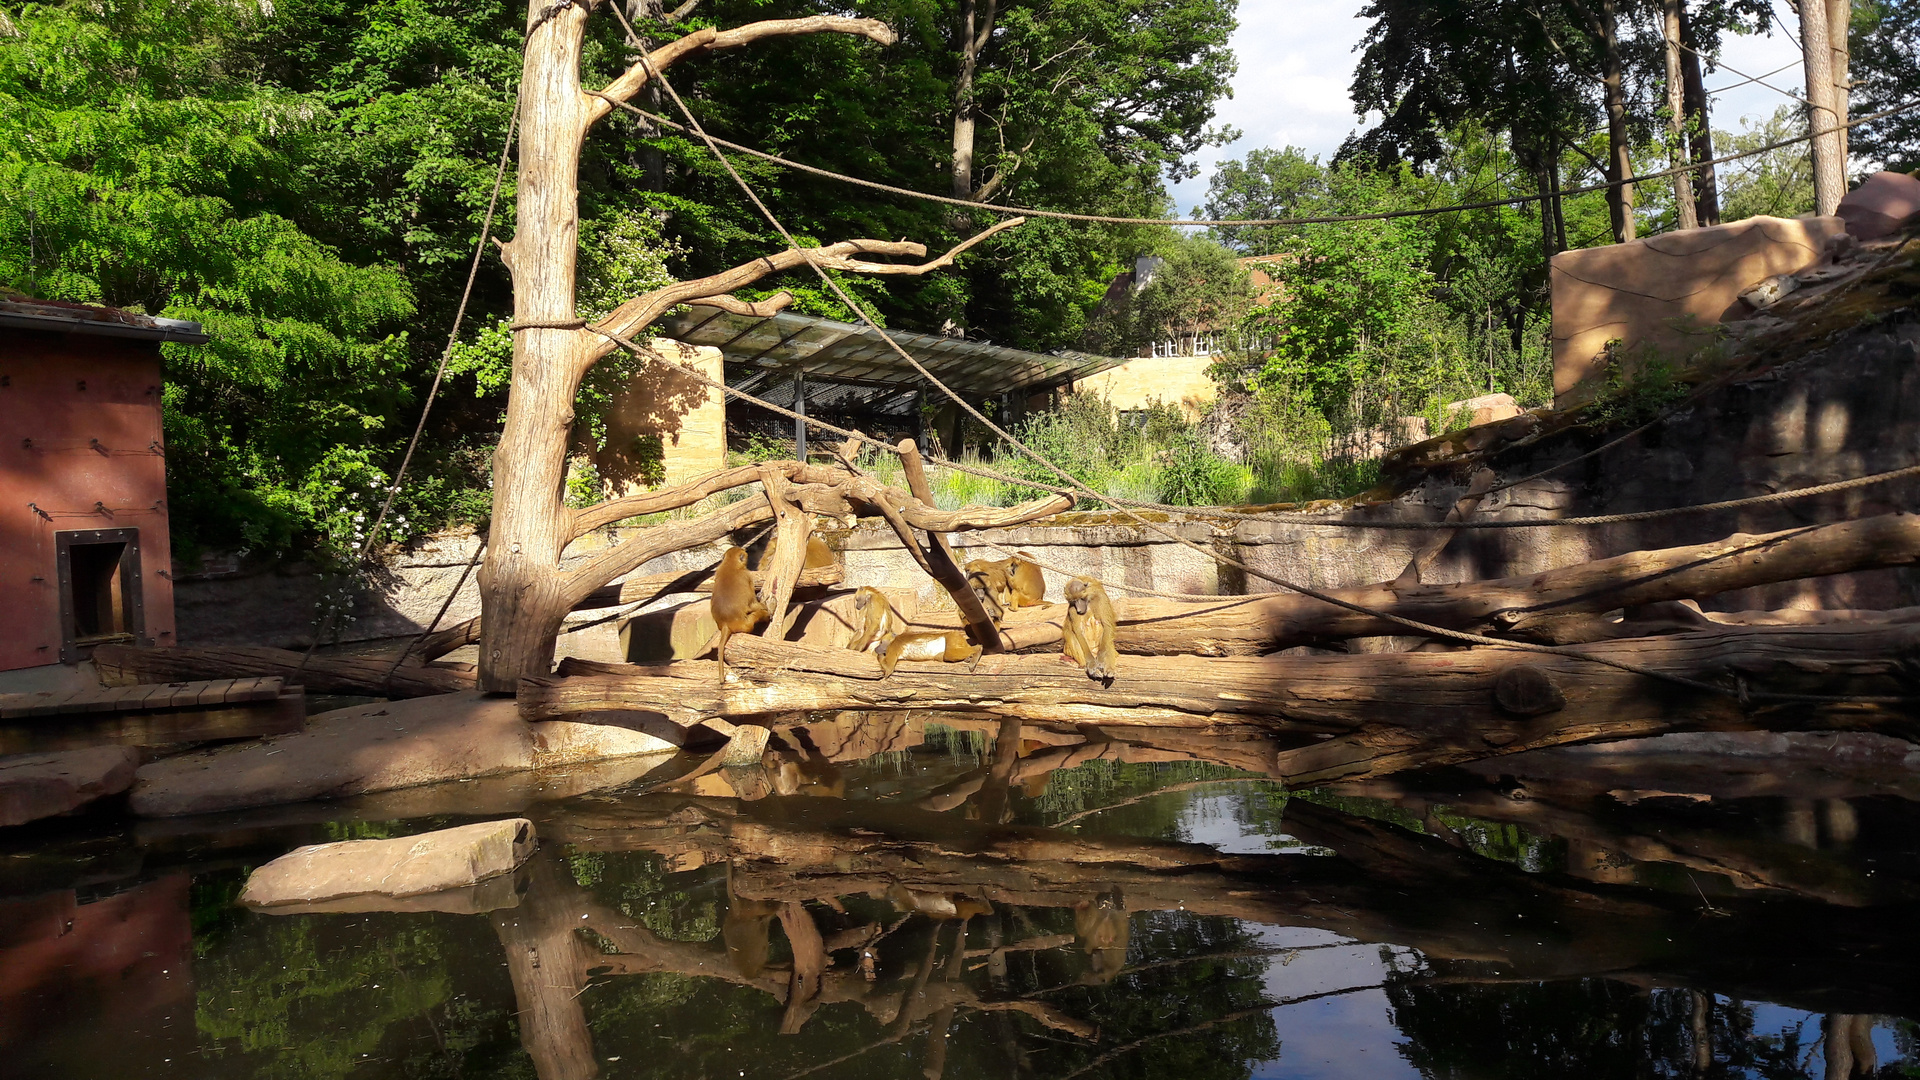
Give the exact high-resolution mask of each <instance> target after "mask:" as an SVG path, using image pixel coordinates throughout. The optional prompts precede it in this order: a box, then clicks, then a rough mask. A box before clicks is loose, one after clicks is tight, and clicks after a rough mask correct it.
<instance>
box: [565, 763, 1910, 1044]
mask: <svg viewBox="0 0 1920 1080" xmlns="http://www.w3.org/2000/svg"><path fill="white" fill-rule="evenodd" d="M1285 821H1286V824H1285V827H1286V829H1287V830H1288V831H1289V832H1290V833H1292V834H1293V835H1295V836H1296V837H1298V838H1299V839H1300V840H1302V841H1304V842H1306V843H1309V844H1314V845H1319V846H1323V847H1326V848H1330V849H1332V850H1333V851H1334V852H1336V853H1337V855H1336V856H1333V857H1320V858H1316V857H1308V856H1245V855H1228V854H1223V853H1221V852H1219V851H1216V850H1214V849H1212V848H1208V847H1204V846H1200V845H1190V844H1178V843H1167V842H1154V841H1143V840H1137V839H1132V838H1126V837H1097V836H1084V835H1078V834H1074V833H1068V832H1062V831H1059V830H1051V829H1038V828H1014V827H1007V826H994V825H992V824H990V823H973V822H969V821H967V820H965V819H964V818H961V817H959V816H957V815H954V814H942V813H933V812H927V811H920V810H914V809H912V808H907V807H874V806H869V805H862V804H846V803H835V802H833V801H831V800H799V799H778V798H774V799H767V800H762V801H760V802H757V803H742V802H739V801H737V800H728V799H705V798H698V797H688V796H680V795H672V794H662V795H656V796H648V797H645V798H642V799H639V800H632V801H629V802H627V803H624V804H622V805H621V806H618V807H608V808H606V809H604V810H594V811H590V812H582V813H569V814H567V815H565V816H564V817H559V818H556V819H555V820H551V821H548V822H544V823H543V824H542V826H541V828H542V830H543V834H544V835H546V836H548V837H549V838H555V839H560V840H562V841H564V842H566V843H568V844H570V845H573V846H575V847H577V848H579V849H581V850H588V851H636V850H645V851H653V852H657V853H660V854H662V855H666V856H668V857H669V858H670V859H671V860H672V861H673V863H674V865H680V866H686V865H692V864H697V863H709V862H710V863H727V864H729V865H730V866H731V867H732V881H733V888H734V889H735V890H736V891H737V893H738V895H740V896H742V897H744V898H747V899H750V900H758V901H763V902H769V903H789V902H804V901H813V900H823V899H826V898H830V897H840V896H848V895H855V894H875V893H884V892H886V891H887V890H888V889H890V888H896V887H899V888H906V889H910V890H914V891H918V892H925V893H934V894H944V895H949V896H968V897H975V898H978V899H980V900H983V901H985V902H988V903H991V904H994V905H996V906H998V905H1012V906H1016V907H1037V908H1070V907H1073V906H1075V905H1076V904H1081V903H1084V902H1086V901H1088V900H1090V899H1091V898H1093V897H1096V896H1098V895H1100V894H1102V893H1107V892H1110V891H1111V892H1117V893H1118V894H1119V895H1120V896H1122V897H1124V903H1125V907H1126V909H1128V910H1132V911H1140V910H1184V911H1187V912H1190V913H1194V914H1199V915H1220V916H1227V917H1231V918H1236V919H1244V920H1249V921H1253V922H1260V923H1268V924H1278V925H1293V926H1313V927H1319V928H1322V929H1326V930H1330V931H1333V932H1335V933H1338V934H1341V935H1344V936H1347V937H1351V938H1355V939H1358V940H1361V941H1377V942H1393V943H1398V944H1404V945H1409V946H1412V947H1413V948H1416V949H1418V950H1420V951H1421V952H1422V953H1423V954H1425V955H1427V956H1429V957H1434V958H1446V959H1460V960H1474V961H1482V962H1486V963H1490V964H1493V965H1495V966H1496V967H1495V973H1496V974H1498V975H1501V976H1503V977H1508V978H1521V979H1556V978H1574V977H1584V976H1594V975H1606V976H1608V977H1614V978H1632V979H1640V980H1647V981H1652V982H1673V981H1679V982H1686V983H1703V984H1706V985H1716V986H1719V987H1721V988H1724V989H1725V990H1726V991H1727V992H1732V993H1739V994H1741V995H1743V996H1750V997H1760V998H1765V999H1768V1000H1774V1001H1783V1002H1806V1003H1807V1005H1806V1007H1808V1008H1813V1009H1836V1008H1838V1009H1852V1010H1855V1011H1865V1010H1866V1009H1868V1008H1873V1009H1876V1010H1883V1011H1884V1010H1887V1009H1889V1008H1892V1006H1889V1005H1888V1004H1887V1003H1888V1002H1899V1003H1901V1005H1900V1007H1905V1008H1911V1007H1913V1006H1915V1005H1920V999H1917V998H1916V997H1915V995H1914V992H1913V987H1912V986H1911V985H1909V983H1910V979H1909V978H1908V976H1909V974H1910V970H1911V968H1910V965H1911V964H1912V963H1914V962H1915V960H1916V959H1920V957H1916V956H1914V955H1912V953H1913V950H1912V949H1907V950H1897V949H1896V950H1889V949H1888V947H1887V945H1886V942H1885V935H1884V932H1883V928H1884V926H1885V925H1886V923H1885V921H1884V920H1886V919H1887V918H1894V919H1902V918H1910V917H1911V916H1912V912H1911V911H1910V910H1909V909H1907V908H1898V909H1891V910H1890V909H1886V908H1881V909H1875V910H1874V911H1872V912H1864V911H1856V910H1852V909H1846V908H1833V907H1829V906H1826V905H1821V904H1814V903H1806V902H1802V901H1775V902H1773V903H1771V904H1765V905H1760V904H1755V903H1750V902H1747V901H1744V900H1739V899H1729V900H1720V901H1717V902H1718V903H1721V904H1723V905H1724V906H1725V908H1726V909H1728V910H1730V911H1731V913H1732V915H1733V916H1734V917H1732V918H1725V919H1708V918H1705V917H1704V916H1703V914H1702V909H1701V905H1700V902H1699V901H1698V900H1697V899H1695V898H1692V897H1688V896H1681V895H1661V894H1654V893H1648V892H1645V891H1642V890H1630V889H1621V888H1615V887H1609V886H1606V885H1603V884H1596V883H1593V882H1585V881H1579V880H1577V879H1572V878H1566V877H1561V876H1557V875H1530V874H1526V873H1523V872H1521V871H1519V870H1517V869H1515V868H1513V867H1510V866H1507V865H1505V864H1502V863H1498V862H1495V861H1492V860H1489V859H1484V858H1481V857H1479V856H1476V855H1472V854H1469V853H1466V852H1462V851H1459V850H1456V849H1454V848H1452V847H1450V846H1448V845H1446V844H1445V843H1443V842H1441V841H1439V840H1436V839H1432V838H1428V837H1421V836H1415V835H1412V834H1409V833H1405V832H1403V831H1401V830H1399V829H1397V828H1394V827H1391V826H1385V825H1381V824H1378V823H1375V822H1369V821H1365V820H1362V819H1358V818H1352V817H1349V816H1347V815H1344V814H1340V813H1337V812H1335V811H1331V810H1328V809H1325V808H1323V807H1319V806H1314V805H1311V804H1308V803H1304V802H1300V801H1298V800H1295V801H1293V802H1291V803H1290V804H1289V805H1288V808H1287V812H1286V819H1285ZM1816 927H1817V928H1819V931H1820V932H1818V933H1811V932H1809V931H1810V929H1812V928H1816ZM1892 953H1898V955H1892ZM1753 956H1769V957H1772V958H1773V959H1772V960H1771V961H1770V963H1769V964H1768V965H1759V966H1756V965H1752V964H1750V963H1749V962H1748V961H1747V958H1749V957H1753ZM1867 1002H1877V1003H1878V1004H1874V1005H1871V1006H1869V1005H1868V1004H1866V1003H1867Z"/></svg>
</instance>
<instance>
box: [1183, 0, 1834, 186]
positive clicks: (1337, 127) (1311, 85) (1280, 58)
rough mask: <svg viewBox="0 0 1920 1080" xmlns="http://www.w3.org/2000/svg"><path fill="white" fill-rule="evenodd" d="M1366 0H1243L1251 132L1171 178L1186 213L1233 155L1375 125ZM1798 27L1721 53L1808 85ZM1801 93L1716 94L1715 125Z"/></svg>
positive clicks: (1715, 80)
mask: <svg viewBox="0 0 1920 1080" xmlns="http://www.w3.org/2000/svg"><path fill="white" fill-rule="evenodd" d="M1363 6H1364V4H1363V3H1362V2H1360V0H1241V4H1240V28H1239V29H1238V30H1237V31H1235V32H1234V35H1233V40H1232V45H1233V50H1234V53H1235V55H1236V56H1238V57H1239V60H1240V70H1239V73H1238V74H1237V75H1235V76H1234V80H1233V97H1232V98H1231V99H1230V100H1227V101H1223V102H1221V103H1220V107H1219V111H1218V115H1217V116H1216V118H1215V121H1214V122H1215V123H1216V124H1222V125H1232V126H1233V127H1236V128H1239V129H1240V130H1241V131H1243V132H1244V133H1245V134H1243V135H1242V136H1241V138H1240V139H1239V141H1237V142H1234V143H1230V144H1228V145H1227V146H1224V147H1209V148H1207V149H1205V150H1202V151H1201V152H1200V153H1198V154H1196V155H1194V156H1193V158H1191V159H1190V160H1191V161H1192V162H1193V163H1195V164H1197V165H1199V166H1200V175H1199V176H1197V177H1195V178H1194V179H1192V180H1187V181H1183V182H1181V183H1179V184H1174V185H1172V186H1171V191H1172V194H1173V198H1174V203H1175V205H1176V206H1177V207H1178V208H1179V212H1180V213H1181V214H1182V215H1185V214H1187V213H1189V212H1190V211H1192V209H1193V208H1194V206H1195V205H1197V204H1198V203H1199V202H1200V200H1201V199H1203V198H1205V197H1206V193H1207V179H1208V178H1209V177H1210V176H1211V175H1212V173H1213V166H1214V164H1215V163H1216V162H1218V161H1221V160H1223V159H1231V158H1238V157H1244V156H1245V155H1246V153H1247V151H1249V150H1254V149H1258V148H1261V147H1276V148H1277V147H1282V146H1298V147H1300V148H1301V149H1303V150H1305V151H1307V152H1308V153H1309V154H1317V155H1319V156H1320V157H1321V158H1323V159H1324V158H1327V157H1331V156H1332V155H1333V153H1334V151H1336V150H1338V149H1339V148H1340V144H1341V142H1342V141H1344V140H1345V139H1346V137H1347V135H1348V134H1349V133H1351V132H1353V131H1354V130H1356V129H1358V128H1361V127H1363V126H1365V125H1364V124H1363V122H1362V121H1361V119H1360V118H1358V117H1356V116H1355V115H1354V112H1353V102H1352V100H1351V99H1350V98H1349V97H1348V93H1347V92H1348V88H1349V87H1350V86H1351V85H1352V82H1353V68H1354V64H1355V62H1356V60H1357V59H1358V56H1357V55H1356V54H1355V53H1354V51H1353V50H1354V46H1356V45H1357V44H1359V42H1360V39H1361V37H1362V36H1363V35H1364V34H1365V33H1366V29H1367V24H1366V22H1365V21H1363V20H1362V19H1360V18H1359V17H1358V16H1359V13H1360V9H1361V8H1362V7H1363ZM1786 30H1791V31H1792V32H1793V33H1794V35H1795V36H1796V37H1797V36H1798V34H1799V30H1800V27H1799V21H1798V20H1797V19H1795V18H1794V17H1793V16H1792V15H1791V13H1788V14H1787V16H1786V19H1785V21H1784V25H1783V26H1781V27H1776V28H1775V29H1774V31H1773V33H1772V35H1771V36H1756V37H1731V36H1730V37H1728V38H1727V39H1726V41H1725V42H1724V43H1723V46H1722V49H1721V57H1722V59H1723V60H1724V61H1725V62H1726V63H1727V64H1730V65H1732V67H1733V68H1734V69H1738V70H1739V71H1741V72H1744V73H1745V74H1746V75H1765V74H1766V73H1767V72H1770V71H1773V70H1774V69H1775V68H1778V67H1780V66H1781V65H1783V64H1792V65H1793V66H1791V67H1789V68H1787V69H1786V70H1785V71H1781V72H1779V73H1777V74H1775V75H1772V76H1768V77H1767V78H1766V79H1765V81H1766V82H1768V83H1771V84H1772V85H1773V86H1776V87H1779V88H1780V89H1783V90H1790V91H1792V92H1793V93H1796V94H1800V93H1804V92H1805V88H1806V81H1805V79H1804V77H1803V76H1802V74H1801V70H1800V66H1799V64H1798V63H1797V60H1798V53H1799V50H1798V48H1797V47H1796V46H1795V45H1794V44H1793V40H1792V39H1790V38H1789V37H1788V36H1787V34H1786V33H1785V32H1784V31H1786ZM1741 78H1742V76H1741V75H1735V74H1734V73H1733V71H1732V70H1729V69H1728V68H1726V67H1722V68H1720V69H1719V70H1718V71H1716V72H1714V73H1712V74H1709V75H1708V76H1707V77H1706V83H1707V88H1708V90H1709V91H1711V90H1714V89H1716V88H1719V87H1727V86H1730V85H1731V84H1733V83H1737V82H1740V81H1741ZM1783 104H1792V102H1791V100H1790V99H1788V98H1786V97H1784V96H1782V95H1780V94H1778V93H1776V92H1774V91H1773V90H1769V89H1767V88H1766V87H1763V86H1760V85H1759V84H1756V83H1749V84H1747V85H1745V86H1740V87H1736V88H1734V89H1731V90H1728V91H1727V92H1726V93H1724V94H1719V95H1716V96H1715V98H1714V106H1713V110H1714V111H1713V126H1714V127H1715V129H1717V130H1721V131H1738V130H1740V121H1741V119H1742V118H1746V119H1749V120H1755V121H1757V120H1763V119H1765V118H1766V117H1768V116H1771V115H1772V114H1773V110H1774V109H1775V108H1777V107H1779V106H1780V105H1783Z"/></svg>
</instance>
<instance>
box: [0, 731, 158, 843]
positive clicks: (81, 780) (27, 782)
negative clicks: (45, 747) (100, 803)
mask: <svg viewBox="0 0 1920 1080" xmlns="http://www.w3.org/2000/svg"><path fill="white" fill-rule="evenodd" d="M139 765H140V758H139V755H138V754H136V753H135V752H134V750H133V748H132V747H130V746H96V747H91V748H89V749H86V750H62V751H59V752H57V753H51V754H20V755H17V756H14V757H0V826H6V825H21V824H25V823H26V822H29V821H35V820H38V819H39V818H44V817H52V816H54V815H56V814H64V813H67V812H68V811H71V810H77V809H79V808H80V807H82V806H85V805H86V804H88V803H90V802H92V801H93V800H95V799H99V798H104V797H106V796H108V795H118V794H119V793H120V792H122V791H125V790H127V788H128V787H129V786H130V785H132V783H133V777H134V770H135V769H136V768H138V767H139Z"/></svg>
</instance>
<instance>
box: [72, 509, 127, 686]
mask: <svg viewBox="0 0 1920 1080" xmlns="http://www.w3.org/2000/svg"><path fill="white" fill-rule="evenodd" d="M56 540H57V543H58V546H59V557H60V624H61V627H60V628H61V638H62V641H61V647H60V659H61V660H62V661H64V662H66V663H73V662H75V661H78V660H84V659H86V657H87V656H88V655H90V654H91V652H92V649H93V646H95V645H105V644H109V643H115V644H129V645H135V644H144V643H145V642H144V641H143V640H142V632H143V631H144V630H145V629H146V628H145V625H144V619H143V617H142V616H143V611H142V604H141V601H140V593H141V588H140V530H138V529H85V530H81V531H78V532H63V533H57V534H56Z"/></svg>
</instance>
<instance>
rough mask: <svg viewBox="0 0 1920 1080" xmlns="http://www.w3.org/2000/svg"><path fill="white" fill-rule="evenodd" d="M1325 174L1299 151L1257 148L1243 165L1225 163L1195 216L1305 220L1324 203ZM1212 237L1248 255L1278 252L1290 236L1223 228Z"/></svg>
mask: <svg viewBox="0 0 1920 1080" xmlns="http://www.w3.org/2000/svg"><path fill="white" fill-rule="evenodd" d="M1326 172H1327V171H1326V168H1325V167H1324V166H1322V165H1321V164H1320V159H1319V158H1317V157H1308V156H1307V154H1306V151H1304V150H1301V149H1300V148H1299V147H1296V146H1287V147H1282V148H1281V149H1279V150H1273V149H1268V148H1259V149H1255V150H1250V151H1248V152H1247V157H1246V160H1245V161H1240V160H1229V161H1223V162H1221V163H1220V164H1219V166H1218V167H1217V168H1215V169H1214V173H1213V175H1212V176H1211V177H1209V178H1208V180H1207V198H1206V201H1205V202H1203V203H1201V204H1200V207H1199V209H1197V210H1195V211H1194V216H1195V217H1198V218H1205V219H1209V220H1222V219H1226V218H1252V219H1256V220H1257V219H1260V218H1288V217H1302V216H1305V215H1306V213H1307V211H1306V210H1305V208H1306V207H1309V206H1313V205H1315V204H1317V203H1319V202H1320V201H1321V200H1323V199H1324V198H1325V197H1326V189H1327V178H1326ZM1213 235H1214V236H1215V237H1216V238H1217V239H1218V240H1219V241H1220V242H1221V243H1222V244H1225V245H1226V246H1228V247H1230V248H1232V249H1234V250H1235V251H1239V252H1242V253H1244V254H1247V255H1270V254H1272V253H1273V252H1276V251H1279V250H1280V247H1281V245H1282V243H1283V242H1284V241H1285V239H1286V237H1287V236H1289V235H1290V231H1289V230H1288V229H1287V228H1286V227H1285V226H1280V225H1220V226H1215V227H1214V229H1213Z"/></svg>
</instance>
